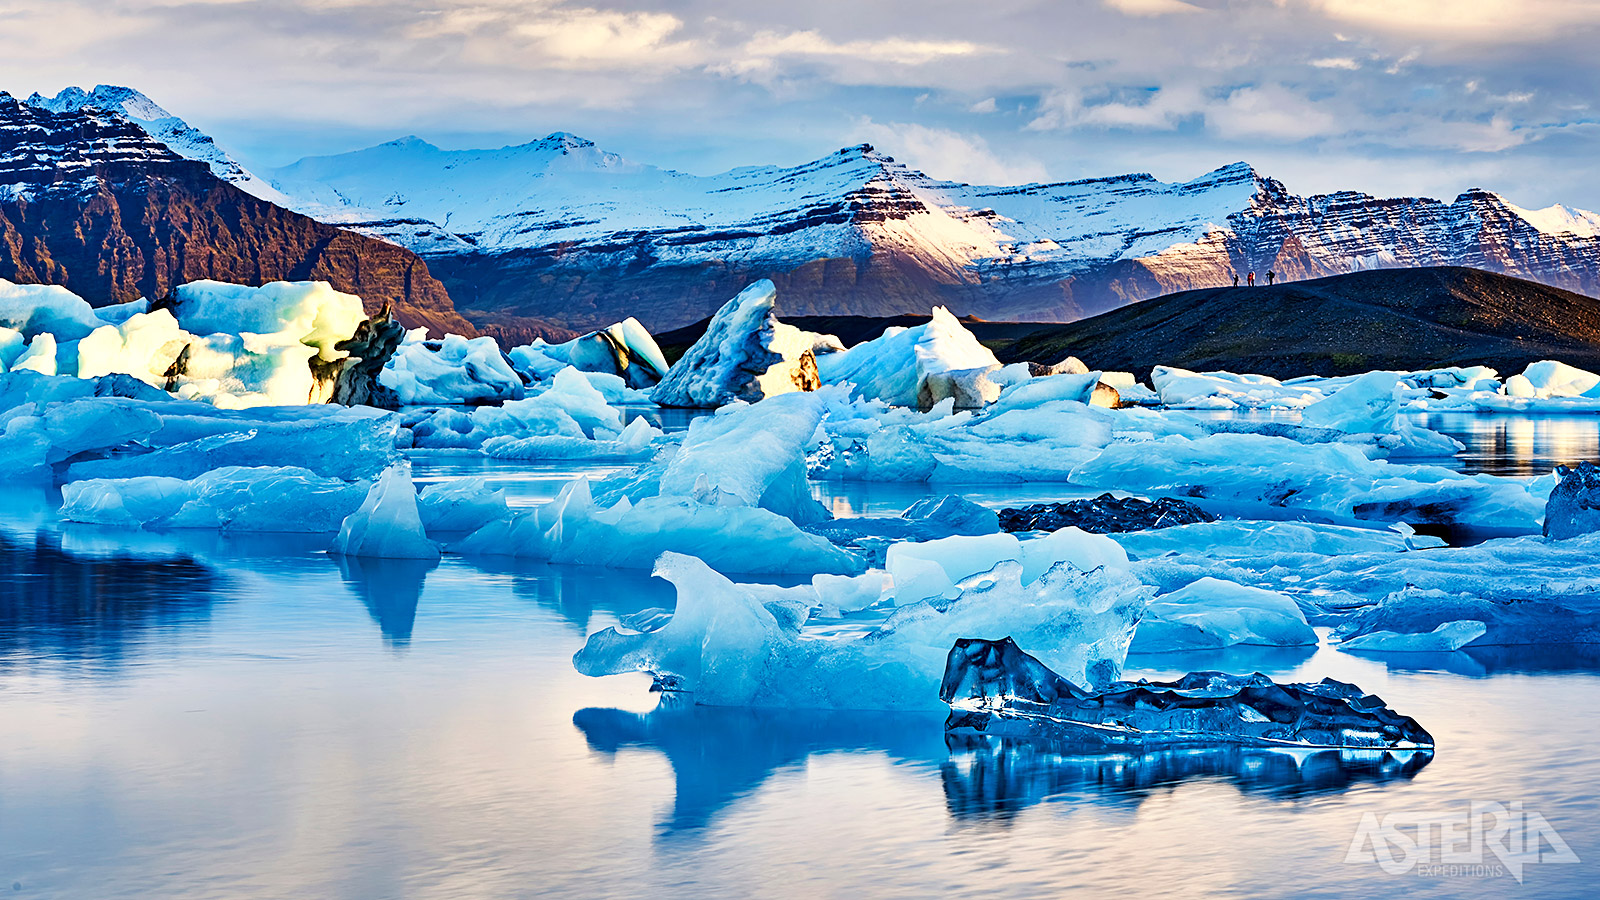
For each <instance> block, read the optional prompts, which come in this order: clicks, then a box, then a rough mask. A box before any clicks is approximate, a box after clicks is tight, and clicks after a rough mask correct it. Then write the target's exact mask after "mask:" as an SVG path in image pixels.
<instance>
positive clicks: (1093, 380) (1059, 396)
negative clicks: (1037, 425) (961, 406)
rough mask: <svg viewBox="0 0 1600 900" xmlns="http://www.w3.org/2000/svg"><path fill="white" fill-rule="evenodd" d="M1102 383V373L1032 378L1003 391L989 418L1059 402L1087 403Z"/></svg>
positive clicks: (990, 410) (991, 409)
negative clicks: (1097, 386)
mask: <svg viewBox="0 0 1600 900" xmlns="http://www.w3.org/2000/svg"><path fill="white" fill-rule="evenodd" d="M1099 383H1100V373H1099V372H1085V373H1082V374H1072V375H1047V376H1044V377H1037V378H1030V379H1028V380H1027V381H1022V382H1018V383H1017V384H1014V385H1011V386H1010V387H1008V388H1006V389H1005V390H1004V391H1001V392H1000V396H999V398H998V399H997V400H996V401H995V404H994V406H992V407H990V409H989V415H991V416H998V415H999V414H1001V413H1003V412H1007V411H1009V410H1013V409H1032V408H1034V407H1038V406H1042V405H1044V404H1046V403H1052V402H1055V401H1058V400H1067V401H1071V402H1073V403H1088V402H1089V400H1090V399H1091V398H1093V396H1094V389H1095V386H1096V385H1098V384H1099Z"/></svg>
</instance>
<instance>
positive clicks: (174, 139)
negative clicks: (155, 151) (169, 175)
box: [26, 84, 287, 206]
mask: <svg viewBox="0 0 1600 900" xmlns="http://www.w3.org/2000/svg"><path fill="white" fill-rule="evenodd" d="M26 102H27V104H28V105H29V106H33V107H37V108H39V109H47V110H49V111H51V112H56V113H62V112H75V111H77V110H80V109H98V110H105V111H107V112H114V113H118V114H119V115H121V116H123V117H124V118H126V119H128V120H129V121H131V122H133V123H134V124H135V125H138V126H139V127H140V128H142V129H143V130H144V131H145V132H146V133H147V134H149V135H150V136H151V137H153V138H155V139H156V140H158V141H160V142H161V143H163V144H165V145H166V146H167V147H168V148H170V149H171V150H172V151H173V152H174V153H177V154H178V155H179V156H183V157H185V158H188V159H192V160H196V161H199V162H203V163H205V164H206V165H208V166H210V167H211V172H212V174H214V175H216V176H217V177H218V178H221V179H222V180H223V181H226V182H228V183H230V184H232V185H234V186H235V187H238V188H239V189H241V190H243V191H246V192H247V193H250V194H253V195H254V196H257V197H260V198H261V199H263V200H266V201H268V202H270V203H276V204H279V205H280V206H282V205H287V198H285V197H284V196H283V195H282V194H280V193H278V191H277V190H276V189H275V188H273V186H272V185H270V184H268V183H267V182H266V181H264V180H262V179H260V178H257V177H256V176H255V175H253V174H251V172H250V171H249V170H248V169H246V168H245V167H244V166H242V165H240V164H239V161H238V160H236V159H234V158H233V157H232V156H230V155H228V152H227V151H226V150H224V149H222V148H221V147H219V146H217V143H216V141H214V140H212V139H211V136H210V135H208V134H206V133H205V132H202V131H201V130H200V129H198V128H195V127H194V126H192V125H190V124H189V123H188V122H185V121H184V120H182V119H180V118H178V117H177V116H175V115H173V114H172V113H169V112H167V111H166V110H165V109H162V108H161V107H160V106H159V105H157V104H156V102H155V101H154V100H151V99H150V98H149V97H146V96H145V95H144V94H142V93H140V92H139V91H136V90H134V89H133V88H129V87H119V86H117V85H111V84H97V85H95V87H94V90H91V91H85V90H84V89H83V88H80V87H69V88H65V89H63V90H62V91H61V92H60V93H58V94H56V95H55V96H54V97H46V96H44V95H42V94H39V93H37V92H35V93H34V94H33V95H32V96H30V97H28V99H27V101H26Z"/></svg>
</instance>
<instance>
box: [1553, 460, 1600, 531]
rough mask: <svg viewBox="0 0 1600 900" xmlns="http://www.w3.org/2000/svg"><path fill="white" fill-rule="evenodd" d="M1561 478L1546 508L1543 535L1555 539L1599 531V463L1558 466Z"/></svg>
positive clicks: (1557, 469)
mask: <svg viewBox="0 0 1600 900" xmlns="http://www.w3.org/2000/svg"><path fill="white" fill-rule="evenodd" d="M1556 474H1557V475H1558V476H1560V478H1561V481H1560V483H1559V484H1557V485H1556V486H1555V489H1554V490H1552V491H1551V492H1550V499H1549V501H1547V502H1546V503H1545V507H1544V536H1545V537H1547V538H1554V539H1556V540H1558V541H1559V540H1565V539H1567V538H1573V537H1577V536H1578V535H1580V534H1590V533H1593V532H1596V531H1600V466H1596V465H1595V464H1594V463H1592V462H1580V463H1578V464H1577V465H1576V466H1572V467H1571V468H1568V467H1567V466H1557V467H1556Z"/></svg>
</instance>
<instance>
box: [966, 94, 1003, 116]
mask: <svg viewBox="0 0 1600 900" xmlns="http://www.w3.org/2000/svg"><path fill="white" fill-rule="evenodd" d="M997 108H998V107H997V106H996V105H995V101H994V98H993V97H990V98H988V99H986V100H979V101H978V102H977V103H974V104H972V105H971V106H969V107H967V112H974V113H992V112H994V111H995V110H996V109H997Z"/></svg>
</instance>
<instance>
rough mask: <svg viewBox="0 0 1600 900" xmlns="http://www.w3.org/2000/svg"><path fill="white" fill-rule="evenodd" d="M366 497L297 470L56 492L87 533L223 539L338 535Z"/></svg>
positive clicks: (113, 482)
mask: <svg viewBox="0 0 1600 900" xmlns="http://www.w3.org/2000/svg"><path fill="white" fill-rule="evenodd" d="M367 494H368V485H367V484H366V483H364V482H354V483H352V482H347V481H341V480H339V479H337V478H324V477H322V476H319V475H317V474H316V473H314V472H311V471H310V470H307V469H302V468H299V467H295V466H278V467H241V466H228V467H225V468H220V469H214V470H212V471H209V472H206V473H204V474H202V475H200V476H199V477H197V478H192V479H183V478H172V477H169V476H164V475H141V476H138V477H134V478H91V479H86V480H83V481H74V482H71V483H69V484H65V485H63V486H62V488H61V500H62V502H61V518H62V519H64V520H66V521H68V522H84V523H88V524H92V525H121V526H125V527H136V528H137V527H144V528H212V529H221V530H224V531H265V532H311V533H321V532H336V531H338V530H339V528H340V525H341V523H343V521H344V519H345V517H347V516H349V515H350V514H351V513H353V512H355V511H356V510H357V509H359V508H360V506H361V504H362V502H363V501H364V499H365V498H366V496H367Z"/></svg>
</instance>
